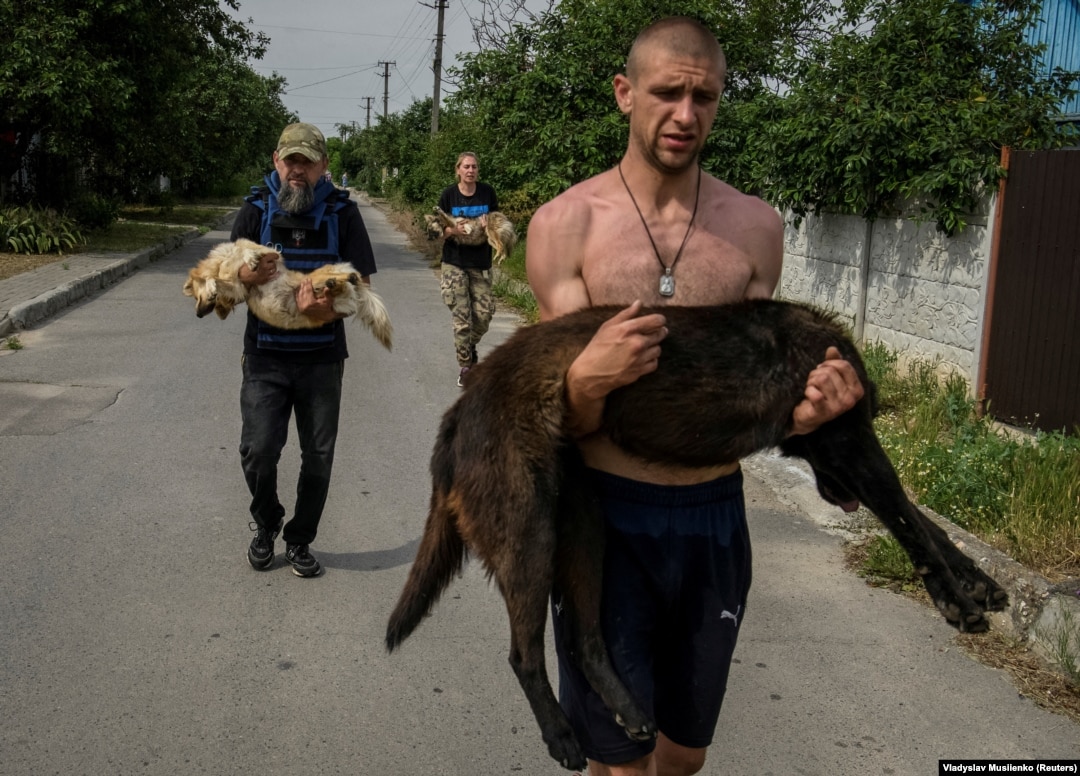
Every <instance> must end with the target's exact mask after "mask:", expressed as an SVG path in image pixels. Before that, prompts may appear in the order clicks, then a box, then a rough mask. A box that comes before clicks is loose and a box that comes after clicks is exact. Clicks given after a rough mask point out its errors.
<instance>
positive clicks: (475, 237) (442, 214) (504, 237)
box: [424, 207, 517, 264]
mask: <svg viewBox="0 0 1080 776" xmlns="http://www.w3.org/2000/svg"><path fill="white" fill-rule="evenodd" d="M485 219H486V221H487V223H486V225H485V223H484V221H485ZM424 224H425V225H426V227H427V232H428V237H430V238H431V239H432V240H435V239H438V238H439V237H442V233H443V229H445V228H446V227H448V226H461V228H462V229H463V230H464V232H465V234H464V235H463V236H461V237H455V238H454V239H456V240H457V241H458V242H459V243H460V244H462V245H483V244H484V243H485V242H487V244H488V245H490V246H491V247H492V249H493V250H494V251H495V257H494V259H495V263H496V264H502V261H503V259H505V258H506V257H507V256H509V255H510V253H511V252H512V251H513V250H514V246H515V245H517V232H516V231H514V225H513V224H512V223H510V219H509V218H507V217H506V216H504V215H503V214H502V213H500V212H499V211H497V210H495V211H492V212H491V213H488V214H487V215H485V216H481V217H480V218H464V217H461V216H459V217H457V218H455V217H454V216H452V215H450V214H449V213H447V212H446V211H444V210H443V209H442V208H439V207H436V208H435V209H434V211H433V213H432V214H430V215H426V216H424Z"/></svg>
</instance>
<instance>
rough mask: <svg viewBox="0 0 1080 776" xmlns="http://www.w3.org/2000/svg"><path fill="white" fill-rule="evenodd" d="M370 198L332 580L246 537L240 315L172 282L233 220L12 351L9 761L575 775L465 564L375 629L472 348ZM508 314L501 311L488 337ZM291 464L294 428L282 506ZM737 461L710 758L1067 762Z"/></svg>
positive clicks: (911, 611) (810, 773)
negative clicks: (424, 612)
mask: <svg viewBox="0 0 1080 776" xmlns="http://www.w3.org/2000/svg"><path fill="white" fill-rule="evenodd" d="M362 212H363V215H364V218H365V220H366V221H367V222H368V224H369V229H370V231H371V234H372V239H373V242H374V243H375V245H376V255H377V259H378V263H379V273H378V274H377V275H376V276H375V278H374V285H375V289H376V290H377V291H378V292H379V293H380V294H381V295H382V296H383V297H384V299H385V300H386V302H387V305H388V307H389V309H390V313H391V316H392V317H393V320H394V326H395V330H396V341H395V347H394V351H393V353H387V352H385V351H383V350H382V349H381V348H380V347H379V346H378V345H377V344H376V343H375V342H374V340H373V339H372V338H371V337H370V336H369V335H368V334H367V333H366V332H365V331H364V330H363V329H362V327H361V326H360V325H359V324H355V325H352V326H351V327H350V333H349V336H350V349H351V351H352V357H351V358H350V359H349V360H348V362H347V367H346V375H345V396H344V403H343V406H344V412H343V423H342V429H341V434H340V438H339V442H338V453H337V459H336V464H335V473H334V484H333V487H332V490H331V495H330V499H329V502H328V504H327V508H326V513H325V516H324V519H323V523H322V528H321V530H320V534H319V538H318V540H317V541H316V543H315V544H314V545H313V546H312V549H313V551H314V552H315V553H316V554H317V555H318V557H319V558H320V560H321V561H322V563H323V564H324V566H325V567H326V573H325V574H324V575H323V576H322V577H320V578H317V579H299V578H297V577H295V576H293V574H292V573H291V572H290V571H289V570H288V569H287V568H286V567H285V566H284V565H283V563H282V560H281V558H280V554H281V551H282V549H283V548H282V547H281V545H280V543H279V559H278V561H277V563H276V564H275V566H274V567H273V569H272V570H270V571H267V572H263V573H259V572H256V571H253V570H252V569H251V568H250V567H249V566H248V564H247V562H246V559H245V549H246V546H247V543H248V541H249V540H250V538H251V533H250V532H249V530H248V526H247V522H248V517H247V496H246V490H245V488H244V484H243V479H242V477H241V472H240V466H239V460H238V453H237V445H238V440H239V430H240V417H239V406H238V404H239V382H240V364H239V361H240V351H241V337H242V331H243V316H235V317H234V318H233V319H230V320H228V321H225V322H221V321H218V320H217V319H213V318H210V319H204V320H197V319H196V318H195V316H194V315H193V305H192V302H191V300H190V299H188V298H186V297H184V296H182V295H181V293H180V287H181V285H182V283H183V278H184V275H185V273H186V271H187V269H188V268H189V267H190V266H191V265H192V264H193V263H194V262H195V261H196V260H197V259H199V258H201V256H202V255H204V254H205V252H206V251H207V249H208V247H209V246H210V245H211V244H213V243H214V242H217V241H220V240H224V239H227V236H228V235H227V234H226V233H224V232H213V233H210V234H209V235H207V236H206V237H204V238H200V239H199V240H196V241H195V242H193V243H190V244H188V245H186V246H184V247H182V248H180V249H179V250H177V251H176V252H174V253H173V254H170V255H169V256H168V257H166V258H165V259H163V260H161V261H158V262H155V263H154V264H152V265H150V266H149V267H148V268H146V269H143V270H141V271H139V272H137V273H136V274H135V275H133V276H132V277H130V278H128V279H127V280H125V281H123V282H122V283H120V284H118V285H115V286H112V287H111V288H109V289H106V290H105V291H104V292H102V293H99V294H97V295H96V296H94V297H93V298H92V299H90V300H88V301H86V302H85V303H82V304H80V305H78V306H75V307H73V308H70V309H68V310H66V311H64V312H63V313H61V314H60V315H58V316H57V317H55V318H53V319H51V320H50V321H48V322H47V323H45V324H43V325H41V326H39V327H37V328H35V329H30V330H27V331H25V332H22V333H21V334H20V340H21V342H22V343H23V345H24V346H25V348H24V349H23V350H20V351H18V352H16V353H12V354H9V355H7V356H5V357H3V358H0V529H2V532H0V535H2V536H3V541H2V543H0V548H2V554H3V558H4V564H3V565H4V572H3V574H0V601H2V604H0V719H2V720H3V724H2V725H0V775H3V776H8V775H11V776H15V775H18V776H23V775H26V776H39V775H41V774H63V775H65V776H66V775H68V774H93V775H96V774H142V775H146V774H155V775H156V774H249V773H250V774H254V773H259V774H299V773H303V774H365V775H366V774H378V775H379V776H413V775H414V774H425V775H438V774H447V775H449V776H459V775H460V776H472V775H473V774H485V775H486V774H541V775H543V774H557V773H564V771H561V770H560V769H559V768H558V767H557V766H556V765H555V764H554V763H553V762H552V761H550V760H549V759H548V757H547V754H546V751H545V748H544V746H543V744H542V743H541V741H540V737H539V733H538V730H537V728H536V725H535V722H534V721H533V719H532V716H531V714H530V712H529V709H528V706H527V704H526V702H525V700H524V697H523V695H522V694H521V692H520V690H519V688H518V686H517V684H516V681H515V679H514V677H513V674H512V672H511V671H510V668H509V666H508V664H507V662H506V656H507V646H508V630H507V626H506V623H505V614H504V610H503V608H502V602H501V600H500V598H499V596H498V594H497V592H496V591H495V590H494V589H493V588H492V587H491V586H490V585H489V584H488V582H487V580H486V579H485V577H484V575H483V573H482V571H481V570H480V569H479V568H477V566H476V565H475V564H473V565H470V566H469V567H468V568H467V570H466V573H465V575H464V577H463V578H462V579H461V580H460V581H457V582H455V583H454V584H453V585H452V586H451V588H450V590H449V591H448V594H447V596H446V598H445V599H444V600H443V601H442V602H441V603H440V604H439V605H438V607H437V609H436V612H435V613H434V615H433V616H432V617H431V618H429V619H428V620H427V621H426V622H425V623H424V624H423V626H422V627H421V628H420V629H419V630H418V631H417V633H416V634H414V635H413V636H412V638H411V639H410V640H409V641H407V642H406V643H405V645H404V647H403V649H402V650H401V651H400V652H397V653H395V654H393V655H387V654H386V653H385V651H384V649H383V646H382V636H383V629H384V627H385V622H386V618H387V616H388V614H389V611H390V609H391V607H392V606H393V604H394V602H395V600H396V597H397V594H398V592H399V590H400V588H401V585H402V583H403V581H404V578H405V574H406V571H407V569H408V565H409V563H410V562H411V560H412V557H413V553H414V552H415V548H416V543H417V537H418V536H419V534H420V531H421V529H422V526H423V522H424V518H425V516H426V507H427V498H428V494H429V484H428V479H427V460H428V456H429V454H430V451H431V444H432V441H433V440H434V435H435V431H436V428H437V425H438V422H439V418H440V417H441V415H442V412H443V411H444V410H445V409H446V407H447V406H449V404H450V403H451V402H452V401H453V400H454V398H455V396H456V395H457V393H458V389H457V388H456V387H455V385H454V380H455V376H456V372H457V368H456V364H455V362H454V358H453V352H452V345H451V338H450V326H449V313H448V312H447V310H446V309H445V307H444V306H443V305H442V302H441V300H440V298H439V292H438V283H437V280H436V277H435V274H434V273H433V272H432V271H431V270H430V269H429V268H428V267H427V266H426V265H425V262H424V261H423V260H422V259H421V258H420V257H419V256H418V255H416V254H415V253H412V252H410V251H409V250H408V249H407V247H406V245H405V243H404V240H403V238H402V237H401V236H400V235H399V234H397V233H396V232H395V231H394V230H393V229H391V228H390V227H389V226H388V225H387V223H386V221H385V219H383V218H382V216H381V215H380V214H379V213H378V212H377V211H375V210H374V209H373V208H371V207H369V206H364V207H363V208H362ZM515 325H516V321H515V318H514V316H513V315H511V314H510V313H507V312H500V314H499V316H498V318H497V321H496V325H495V327H494V330H493V332H492V334H491V335H489V338H488V340H486V341H485V343H484V344H483V345H482V346H481V354H482V355H483V353H484V352H486V351H487V349H489V348H490V347H493V346H494V345H495V344H496V343H497V342H498V341H499V340H500V339H501V338H503V337H505V336H506V334H507V333H508V332H509V331H511V330H512V329H513V327H514V326H515ZM297 466H298V454H297V450H296V445H295V435H294V436H293V438H292V439H290V444H289V445H288V447H287V448H286V451H285V455H284V457H283V460H282V464H281V467H282V468H281V472H282V473H281V480H282V488H283V493H282V497H283V501H284V503H285V504H286V507H289V506H290V505H291V498H292V494H291V483H292V482H294V481H295V473H296V469H297ZM749 471H750V476H748V478H747V496H748V504H749V507H750V521H751V526H752V532H753V535H754V541H755V572H754V587H753V590H752V591H751V598H750V605H749V611H748V613H747V616H746V620H745V625H744V628H743V635H742V638H741V642H740V645H739V649H738V653H737V661H738V662H737V664H736V665H735V667H734V670H733V673H732V677H731V682H730V686H729V692H728V697H727V701H726V705H725V709H724V711H723V713H722V715H721V721H720V727H719V730H718V734H717V739H716V742H715V744H714V747H713V749H712V751H711V755H710V759H709V762H708V764H707V765H706V767H705V770H704V771H703V773H704V774H707V775H708V776H719V775H720V774H724V775H725V776H731V775H735V776H742V775H745V776H769V775H770V774H776V775H777V776H779V775H780V774H803V775H806V776H865V775H866V774H892V775H896V776H930V774H937V773H938V760H939V758H989V759H1008V758H1023V759H1032V758H1048V759H1050V758H1057V759H1060V758H1069V759H1075V758H1077V757H1080V730H1078V728H1077V726H1076V725H1075V724H1074V723H1072V722H1070V721H1068V720H1067V719H1065V718H1063V717H1059V716H1055V715H1052V714H1049V713H1047V712H1044V711H1041V710H1040V709H1038V708H1036V707H1035V706H1034V705H1033V704H1031V703H1030V702H1029V701H1027V700H1026V699H1024V698H1022V697H1020V696H1019V695H1018V694H1017V691H1016V690H1015V689H1014V688H1013V687H1012V685H1011V684H1010V683H1009V680H1008V677H1007V676H1005V675H1004V674H1002V673H1001V672H998V671H994V670H992V669H989V668H986V667H983V666H981V665H979V664H977V663H975V662H973V661H971V660H970V659H968V658H967V657H966V656H964V654H963V653H961V652H960V651H959V650H958V649H957V648H956V647H955V646H952V645H951V643H950V637H951V635H952V633H953V631H952V629H951V628H949V627H948V626H947V625H946V624H945V623H944V622H943V621H942V620H941V619H940V618H939V617H937V616H936V615H935V614H934V613H933V612H931V611H929V610H928V609H925V608H923V607H921V606H920V605H918V604H915V603H912V602H910V601H907V600H904V599H901V598H898V597H895V596H893V595H891V594H889V593H887V592H883V591H879V590H874V589H870V588H868V587H866V586H865V584H864V583H863V582H862V581H861V580H860V579H858V578H856V577H854V576H852V575H851V574H849V573H847V572H845V571H844V570H843V568H842V566H841V562H840V560H841V552H840V540H839V539H838V538H837V536H835V535H834V534H833V533H831V532H829V531H827V530H825V529H824V528H823V527H822V525H821V524H820V523H819V522H817V521H815V520H813V519H811V518H810V517H809V516H808V515H807V514H806V513H805V512H804V511H802V510H801V509H799V508H796V507H792V506H789V504H790V503H791V501H792V500H791V499H790V498H788V497H787V496H789V495H790V492H789V491H790V489H792V488H795V487H809V485H808V483H804V484H802V485H798V484H792V480H791V479H790V477H788V476H787V475H782V473H781V472H780V465H779V464H777V463H775V462H770V461H767V460H766V461H764V462H758V463H755V465H754V466H753V467H750V469H749ZM759 475H763V476H759ZM796 479H797V478H796ZM767 482H772V483H773V484H772V485H769V484H767ZM777 483H779V484H777ZM778 490H779V491H780V494H779V495H783V496H785V497H784V498H783V499H781V498H780V497H779V495H778V492H777V491H778Z"/></svg>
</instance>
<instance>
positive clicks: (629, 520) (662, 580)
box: [552, 471, 751, 765]
mask: <svg viewBox="0 0 1080 776" xmlns="http://www.w3.org/2000/svg"><path fill="white" fill-rule="evenodd" d="M590 474H591V475H592V477H593V479H594V487H595V488H596V489H597V493H598V495H599V496H600V501H601V505H602V507H603V510H604V518H605V523H606V536H607V540H606V541H607V544H606V546H605V548H604V589H603V598H602V604H601V627H602V628H603V631H604V639H605V640H606V642H607V648H608V653H609V654H610V656H611V662H612V665H613V666H614V668H615V671H616V673H617V674H618V675H619V677H620V678H621V679H622V681H623V683H624V684H625V685H626V687H627V689H628V690H629V691H630V693H631V694H632V695H633V696H634V697H635V698H636V699H637V701H638V703H639V704H641V707H642V708H643V709H644V710H645V711H646V712H648V713H649V714H650V715H651V716H652V718H653V719H654V720H655V721H656V724H657V726H658V727H659V729H660V732H662V733H663V734H664V735H665V736H667V737H668V738H669V739H671V740H672V741H673V742H675V743H676V744H679V745H680V746H685V747H692V748H701V747H706V746H708V745H709V744H711V743H712V738H713V732H714V731H715V729H716V722H717V719H718V717H719V715H720V705H721V703H722V702H723V699H724V691H725V689H726V687H727V678H728V669H729V668H730V666H731V658H732V655H733V653H734V651H735V641H736V639H737V637H738V635H739V626H740V625H741V624H742V619H743V615H744V614H745V613H746V595H747V592H748V591H749V589H750V566H751V558H750V535H749V532H748V530H747V525H746V506H745V504H744V501H743V493H742V472H741V471H739V472H735V473H734V474H731V475H729V476H726V477H721V478H720V479H717V480H714V481H712V482H706V483H702V484H699V485H675V486H667V485H650V484H647V483H641V482H636V481H634V480H628V479H625V478H623V477H617V476H615V475H611V474H607V473H604V472H599V471H591V472H590ZM558 603H559V602H558V592H557V591H556V593H555V597H554V601H553V604H554V605H553V607H552V620H553V623H554V629H555V646H556V652H557V654H558V658H559V702H560V704H561V705H562V707H563V709H564V710H565V711H566V714H567V716H568V717H569V718H570V723H571V725H572V726H573V728H574V731H575V733H576V734H577V736H578V740H579V741H580V742H581V745H582V747H583V748H584V750H585V754H586V756H588V757H589V758H590V759H592V760H596V761H597V762H601V763H605V764H608V765H618V764H620V763H625V762H629V761H631V760H636V759H638V758H640V757H644V756H645V755H647V754H649V753H650V752H651V751H652V750H653V748H654V747H655V745H656V742H655V741H633V740H631V739H630V738H629V737H628V736H627V735H626V732H625V731H624V730H623V729H622V727H620V726H619V725H618V723H616V722H615V719H614V717H613V715H612V714H611V712H610V711H609V710H608V709H607V707H606V706H605V705H604V703H603V701H601V700H600V697H599V696H598V695H597V694H596V693H595V692H593V690H592V688H591V687H590V686H589V684H588V682H587V681H586V680H585V677H584V676H583V675H582V673H581V672H580V671H579V670H578V668H577V666H576V665H574V664H573V662H572V661H571V660H570V659H569V658H568V657H567V653H568V650H567V649H565V648H564V639H565V638H566V635H565V631H566V630H567V629H565V628H563V627H561V623H560V621H559V615H558V609H559V606H558Z"/></svg>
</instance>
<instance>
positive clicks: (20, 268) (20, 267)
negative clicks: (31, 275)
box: [0, 253, 65, 280]
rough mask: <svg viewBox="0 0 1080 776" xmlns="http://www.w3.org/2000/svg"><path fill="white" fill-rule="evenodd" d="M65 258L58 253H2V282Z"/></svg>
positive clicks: (0, 267) (0, 263)
mask: <svg viewBox="0 0 1080 776" xmlns="http://www.w3.org/2000/svg"><path fill="white" fill-rule="evenodd" d="M64 258H65V257H64V256H60V255H58V254H56V253H36V254H31V253H0V280H4V279H6V278H10V277H14V276H15V275H21V274H22V273H24V272H29V271H30V270H32V269H37V268H38V267H43V266H45V265H46V264H52V263H53V262H57V261H63V260H64Z"/></svg>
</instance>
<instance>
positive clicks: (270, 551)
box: [247, 519, 285, 571]
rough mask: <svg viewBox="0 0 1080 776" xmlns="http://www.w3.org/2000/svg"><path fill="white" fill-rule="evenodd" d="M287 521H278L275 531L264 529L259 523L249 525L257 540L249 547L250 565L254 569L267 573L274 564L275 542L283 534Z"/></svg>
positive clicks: (253, 540)
mask: <svg viewBox="0 0 1080 776" xmlns="http://www.w3.org/2000/svg"><path fill="white" fill-rule="evenodd" d="M283 525H285V521H284V520H283V519H282V520H278V524H277V527H276V528H274V529H273V530H270V529H269V528H263V527H261V526H260V525H259V524H258V523H248V527H249V528H251V530H252V531H254V532H255V538H254V539H252V540H251V544H249V545H248V553H247V555H248V563H250V564H251V567H252V568H253V569H256V570H258V571H265V570H266V569H268V568H270V566H271V565H272V564H273V562H274V540H275V539H277V535H278V534H279V533H280V532H281V526H283Z"/></svg>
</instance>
